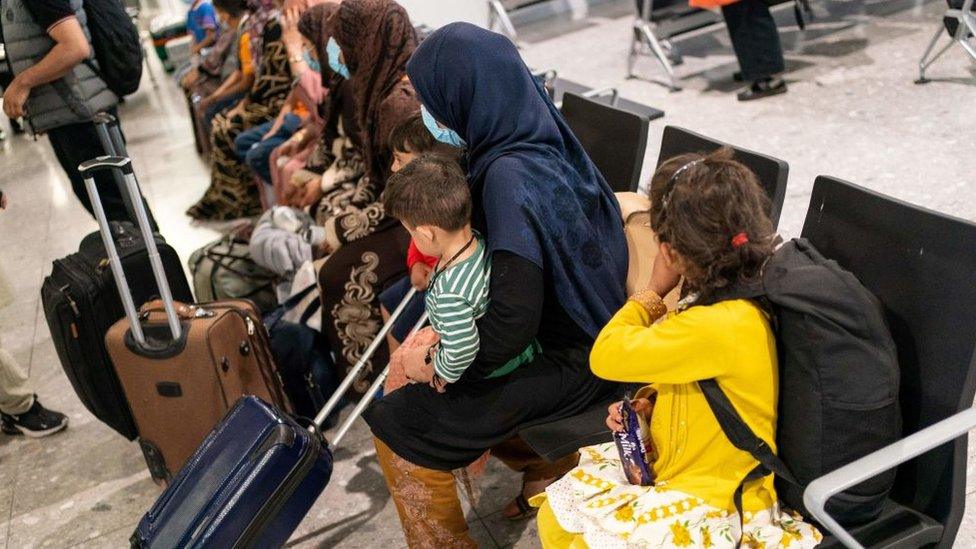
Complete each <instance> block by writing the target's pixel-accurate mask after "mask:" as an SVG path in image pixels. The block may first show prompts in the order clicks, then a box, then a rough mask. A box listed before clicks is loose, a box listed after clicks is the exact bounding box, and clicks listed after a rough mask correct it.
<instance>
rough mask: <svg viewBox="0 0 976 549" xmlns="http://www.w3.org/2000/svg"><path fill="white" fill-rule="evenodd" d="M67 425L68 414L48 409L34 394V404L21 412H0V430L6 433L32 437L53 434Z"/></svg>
mask: <svg viewBox="0 0 976 549" xmlns="http://www.w3.org/2000/svg"><path fill="white" fill-rule="evenodd" d="M67 426H68V416H66V415H64V414H62V413H60V412H54V411H52V410H48V409H47V408H45V407H44V406H41V402H40V401H39V400H37V395H34V404H33V405H31V407H30V409H29V410H27V411H26V412H24V413H23V414H18V415H13V414H4V413H0V430H2V431H3V432H4V433H5V434H8V435H27V436H29V437H33V438H40V437H46V436H48V435H53V434H54V433H57V432H58V431H60V430H62V429H64V428H65V427H67Z"/></svg>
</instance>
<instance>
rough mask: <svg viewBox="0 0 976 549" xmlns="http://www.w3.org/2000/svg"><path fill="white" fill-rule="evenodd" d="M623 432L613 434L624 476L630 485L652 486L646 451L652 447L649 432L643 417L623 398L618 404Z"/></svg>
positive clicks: (652, 481)
mask: <svg viewBox="0 0 976 549" xmlns="http://www.w3.org/2000/svg"><path fill="white" fill-rule="evenodd" d="M620 415H621V416H622V418H623V425H624V430H623V431H622V432H619V433H614V434H613V439H614V441H615V442H616V443H617V451H618V452H619V453H620V462H621V465H623V468H624V474H625V475H626V476H627V480H628V481H630V483H631V484H634V485H637V486H650V485H652V484H654V471H653V469H652V468H651V466H650V465H649V464H648V462H647V460H648V454H649V452H648V449H649V448H651V447H652V443H651V439H650V437H651V431H650V429H648V428H647V421H646V420H645V419H644V416H643V415H641V414H638V413H637V412H635V411H634V405H633V402H632V401H631V400H630V399H629V398H624V401H623V402H622V403H621V404H620Z"/></svg>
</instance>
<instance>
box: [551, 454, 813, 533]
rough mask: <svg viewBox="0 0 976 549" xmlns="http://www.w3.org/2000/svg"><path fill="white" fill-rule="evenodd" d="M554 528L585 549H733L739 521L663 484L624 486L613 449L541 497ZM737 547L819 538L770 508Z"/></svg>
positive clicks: (752, 521) (584, 462)
mask: <svg viewBox="0 0 976 549" xmlns="http://www.w3.org/2000/svg"><path fill="white" fill-rule="evenodd" d="M546 495H547V496H548V503H549V506H550V507H551V508H552V511H553V513H554V514H555V516H556V518H557V520H558V521H559V525H560V526H561V527H562V528H563V530H566V531H567V532H573V533H579V534H581V535H582V537H583V540H584V541H585V542H586V543H587V545H589V546H590V547H600V548H614V547H621V548H622V547H705V548H716V549H720V548H735V547H737V541H738V540H739V532H740V526H739V516H738V514H737V513H735V512H734V511H727V510H724V509H718V508H716V507H713V506H711V505H708V504H707V503H705V501H704V500H702V499H700V498H697V497H695V496H693V495H690V494H687V493H684V492H682V491H680V490H674V489H670V488H669V487H668V483H667V482H659V483H657V484H656V485H655V486H634V485H632V484H630V483H629V482H627V478H626V477H625V476H624V472H623V467H622V465H621V463H620V457H619V454H618V453H617V448H616V446H615V445H614V444H613V443H608V444H600V445H597V446H588V447H586V448H582V449H581V450H580V463H579V466H578V467H576V468H575V469H573V470H572V471H571V472H570V473H569V474H567V475H566V476H565V477H563V478H562V479H560V480H559V481H557V482H556V483H555V484H553V485H551V486H550V487H549V488H548V489H547V490H546ZM744 531H745V535H744V536H742V545H741V546H742V547H747V548H750V549H759V548H763V549H765V548H774V547H784V548H785V547H790V548H795V549H805V548H810V547H816V546H817V544H819V543H820V541H821V539H822V536H821V534H820V532H819V531H817V529H816V528H815V527H813V526H812V525H810V524H807V523H805V522H803V519H802V518H801V517H800V516H799V515H797V514H796V513H793V512H790V511H788V510H786V509H783V508H781V507H779V505H774V506H773V507H771V508H769V509H764V510H762V511H758V512H748V511H747V512H746V513H745V516H744Z"/></svg>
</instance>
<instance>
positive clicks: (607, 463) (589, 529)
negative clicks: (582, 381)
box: [539, 300, 821, 548]
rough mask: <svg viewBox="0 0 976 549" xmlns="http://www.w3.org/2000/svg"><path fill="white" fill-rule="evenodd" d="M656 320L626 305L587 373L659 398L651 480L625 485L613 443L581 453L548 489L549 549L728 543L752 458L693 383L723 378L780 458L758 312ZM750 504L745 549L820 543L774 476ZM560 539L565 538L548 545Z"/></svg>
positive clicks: (770, 365) (733, 537) (768, 339)
mask: <svg viewBox="0 0 976 549" xmlns="http://www.w3.org/2000/svg"><path fill="white" fill-rule="evenodd" d="M654 321H655V319H653V318H651V317H650V315H649V314H648V312H647V310H646V309H644V307H643V306H641V305H639V304H637V303H634V302H628V303H627V304H626V305H624V307H623V308H622V309H621V310H620V311H619V312H618V313H617V314H616V315H615V316H614V317H613V319H611V321H610V322H609V324H607V326H606V327H605V328H604V329H603V331H602V332H601V333H600V335H599V337H598V338H597V341H596V343H595V345H594V346H593V351H592V354H591V356H590V367H591V369H592V370H593V372H594V373H595V374H596V375H598V376H600V377H601V378H604V379H609V380H614V381H621V382H629V383H637V382H639V383H648V384H649V385H648V387H645V388H644V389H643V390H642V393H643V392H646V391H650V390H654V391H656V392H657V401H656V404H655V406H654V413H653V415H652V417H651V422H650V430H651V439H652V441H653V443H654V445H655V448H656V449H657V451H658V458H657V460H656V461H655V463H654V471H655V473H656V476H657V480H656V482H655V485H654V486H647V487H644V486H633V485H631V484H629V483H628V482H627V480H626V478H625V476H624V473H623V469H622V467H621V465H620V460H619V456H618V455H617V450H616V447H615V445H614V444H613V443H610V444H601V445H596V446H590V447H586V448H582V449H581V450H580V464H579V466H577V467H576V468H575V469H573V470H572V471H570V472H569V473H568V474H567V475H566V476H565V477H563V478H562V479H560V480H559V481H557V482H556V483H554V484H553V485H551V486H550V487H549V488H548V489H547V490H546V495H547V499H548V501H547V502H546V504H545V506H544V508H543V509H542V512H541V513H540V519H539V521H540V536H541V537H542V538H543V541H544V542H546V540H547V539H548V540H549V541H548V542H546V545H547V546H550V547H567V546H570V543H573V544H576V545H573V546H578V544H579V543H580V542H585V543H586V544H588V545H590V546H593V547H601V548H602V547H635V546H636V547H640V546H654V547H716V548H717V547H730V548H731V547H735V546H736V544H737V541H738V540H739V538H740V526H739V518H738V515H737V513H736V512H735V504H734V502H733V494H734V492H735V490H736V488H737V487H738V486H739V484H740V483H741V482H742V479H743V478H745V476H746V475H747V474H748V473H749V472H750V471H751V470H752V469H753V468H754V467H755V466H756V465H757V462H756V460H755V459H753V458H752V456H750V455H749V454H748V453H746V452H742V451H740V450H737V449H736V448H735V447H734V446H732V443H731V442H729V440H728V438H726V436H725V434H724V433H723V432H722V429H721V427H720V426H719V424H718V421H717V420H716V419H715V416H714V415H713V414H712V412H711V409H710V408H709V407H708V403H707V402H706V400H705V398H704V396H703V395H702V393H701V391H700V390H699V388H698V385H697V383H695V382H696V381H699V380H703V379H711V378H714V379H716V380H717V381H718V383H719V385H720V386H721V387H722V389H723V390H724V391H725V393H726V394H727V395H728V396H729V399H730V400H731V401H732V403H733V405H735V407H736V410H737V411H738V412H739V414H740V415H741V416H742V418H743V419H744V420H745V422H746V423H747V424H748V425H749V427H751V428H752V430H753V431H754V432H755V433H756V434H757V435H758V436H759V437H760V438H762V439H763V440H766V441H767V442H768V443H769V444H770V445H771V446H772V448H773V451H775V450H776V447H775V441H776V437H775V430H776V402H777V388H778V381H779V380H778V370H777V362H776V345H775V339H774V336H773V333H772V331H771V330H770V327H769V323H768V321H767V319H766V317H765V315H764V314H763V313H762V311H761V310H760V309H759V308H758V307H756V306H755V305H754V304H753V303H751V302H749V301H745V300H738V301H726V302H721V303H718V304H715V305H709V306H694V307H690V308H688V309H687V310H684V311H681V312H679V313H671V314H669V315H668V317H667V318H666V319H664V320H663V321H662V322H659V323H657V324H654ZM638 396H639V395H638ZM743 509H744V511H745V513H744V514H745V516H744V519H745V521H744V522H745V525H744V531H745V535H744V536H742V545H743V546H744V547H795V548H803V547H814V546H816V545H817V544H818V543H819V542H820V540H821V535H820V533H819V532H818V531H817V530H816V529H815V528H814V527H812V526H810V525H808V524H805V523H804V522H802V519H801V518H800V517H799V516H798V515H796V514H795V513H791V512H788V511H787V510H784V509H781V508H780V506H779V504H778V501H777V498H776V489H775V487H774V485H773V477H772V476H768V477H766V478H764V479H763V480H762V481H757V482H754V483H750V484H748V485H746V487H745V490H744V493H743ZM553 519H554V520H553ZM554 528H557V529H559V530H562V532H559V531H554V530H553V529H554ZM566 535H570V536H571V537H565V536H566ZM559 539H563V540H566V542H565V543H562V542H555V541H553V540H559ZM569 540H573V541H572V542H570V541H569Z"/></svg>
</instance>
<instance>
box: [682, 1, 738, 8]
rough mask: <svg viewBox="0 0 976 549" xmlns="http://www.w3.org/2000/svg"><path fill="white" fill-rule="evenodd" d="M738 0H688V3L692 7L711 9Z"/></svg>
mask: <svg viewBox="0 0 976 549" xmlns="http://www.w3.org/2000/svg"><path fill="white" fill-rule="evenodd" d="M738 1H739V0H688V5H689V6H691V7H693V8H700V9H703V10H713V9H718V8H721V7H722V6H728V5H729V4H735V3H736V2H738Z"/></svg>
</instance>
